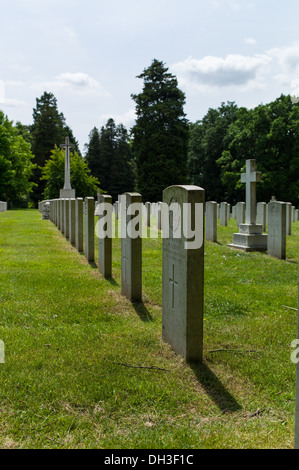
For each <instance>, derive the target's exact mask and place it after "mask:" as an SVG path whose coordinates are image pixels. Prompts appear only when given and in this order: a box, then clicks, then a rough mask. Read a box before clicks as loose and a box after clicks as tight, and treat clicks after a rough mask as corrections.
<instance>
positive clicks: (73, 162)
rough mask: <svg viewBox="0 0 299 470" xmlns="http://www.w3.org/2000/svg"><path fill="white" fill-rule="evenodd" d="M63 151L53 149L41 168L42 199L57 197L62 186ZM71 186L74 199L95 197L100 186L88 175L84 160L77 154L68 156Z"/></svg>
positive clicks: (72, 153)
mask: <svg viewBox="0 0 299 470" xmlns="http://www.w3.org/2000/svg"><path fill="white" fill-rule="evenodd" d="M64 164H65V151H64V150H63V149H60V148H58V147H55V148H54V149H53V150H52V151H51V157H50V158H49V160H48V161H47V162H46V163H45V166H44V167H43V168H42V180H43V181H45V190H44V192H43V198H44V199H55V198H58V197H59V191H60V189H61V188H63V184H64ZM70 171H71V186H72V188H73V189H75V190H76V197H83V198H84V197H86V196H90V197H96V196H97V191H98V187H99V185H100V183H99V181H98V179H97V178H95V177H94V176H91V175H90V170H89V168H88V166H87V163H86V161H85V160H84V158H83V157H82V156H81V155H79V154H78V152H76V151H75V152H71V155H70Z"/></svg>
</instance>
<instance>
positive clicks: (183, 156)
mask: <svg viewBox="0 0 299 470" xmlns="http://www.w3.org/2000/svg"><path fill="white" fill-rule="evenodd" d="M167 71H168V69H167V68H166V67H165V66H164V64H163V62H160V61H158V60H156V59H155V60H153V62H152V64H151V65H150V67H148V68H147V69H145V70H144V71H143V73H142V74H141V75H139V76H138V78H141V79H143V82H144V85H143V90H142V92H141V93H139V94H138V95H132V98H133V100H134V101H135V102H136V114H137V120H136V124H135V126H134V127H133V129H132V134H133V157H134V160H135V162H136V169H137V189H138V191H139V192H140V193H141V194H142V198H143V200H144V201H158V200H161V198H162V191H163V190H164V189H165V188H166V187H167V186H170V185H173V184H186V183H187V153H188V123H187V120H186V118H185V113H184V110H183V107H184V104H185V95H184V93H183V92H182V91H181V90H180V89H179V88H178V82H177V79H176V77H175V76H174V75H172V74H170V73H168V72H167Z"/></svg>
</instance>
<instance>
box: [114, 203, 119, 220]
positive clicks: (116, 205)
mask: <svg viewBox="0 0 299 470" xmlns="http://www.w3.org/2000/svg"><path fill="white" fill-rule="evenodd" d="M114 213H115V219H116V220H118V214H119V202H118V201H115V203H114Z"/></svg>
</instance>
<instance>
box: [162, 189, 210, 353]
mask: <svg viewBox="0 0 299 470" xmlns="http://www.w3.org/2000/svg"><path fill="white" fill-rule="evenodd" d="M163 203H164V205H165V207H168V211H167V212H166V216H167V218H168V220H165V219H166V216H165V215H164V214H165V210H164V211H163V213H162V231H163V254H162V337H163V340H164V341H165V342H167V343H169V344H170V345H171V346H172V348H173V349H174V351H175V352H176V353H178V354H181V355H182V356H183V357H184V358H185V359H186V360H187V361H189V362H201V361H202V357H203V288H204V190H203V189H202V188H199V187H198V186H170V187H168V188H166V189H165V190H164V191H163ZM171 207H173V208H174V210H171ZM166 223H167V226H168V229H169V230H168V235H169V236H168V237H166V236H164V233H165V226H166ZM186 227H189V229H190V230H191V228H192V230H193V231H194V233H195V235H194V236H195V239H197V243H196V244H195V245H194V246H193V245H192V243H191V244H190V246H189V245H188V246H187V243H186V240H187V239H188V238H191V237H187V235H188V232H187V231H186ZM194 227H195V230H194ZM186 232H187V233H186Z"/></svg>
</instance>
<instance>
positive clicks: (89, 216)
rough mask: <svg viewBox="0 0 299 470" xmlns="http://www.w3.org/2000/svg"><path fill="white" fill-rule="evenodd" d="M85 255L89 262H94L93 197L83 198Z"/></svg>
mask: <svg viewBox="0 0 299 470" xmlns="http://www.w3.org/2000/svg"><path fill="white" fill-rule="evenodd" d="M84 226H85V234H84V236H85V250H84V252H85V257H86V259H87V261H88V262H89V263H93V262H94V198H93V197H86V198H85V224H84Z"/></svg>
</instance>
